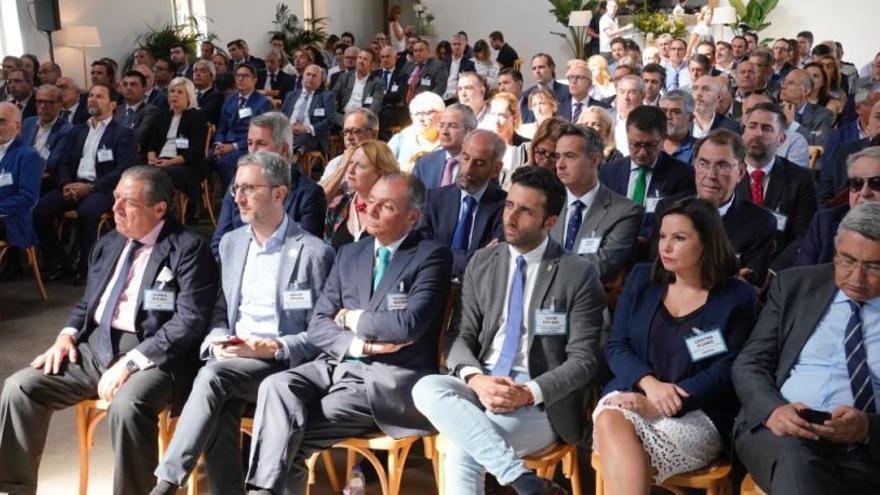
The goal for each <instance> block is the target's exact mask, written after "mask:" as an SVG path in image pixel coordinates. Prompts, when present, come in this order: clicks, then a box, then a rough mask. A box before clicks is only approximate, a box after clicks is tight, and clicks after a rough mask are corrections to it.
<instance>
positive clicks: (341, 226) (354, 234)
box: [324, 93, 433, 251]
mask: <svg viewBox="0 0 880 495" xmlns="http://www.w3.org/2000/svg"><path fill="white" fill-rule="evenodd" d="M431 94H433V93H431ZM345 155H346V156H347V158H343V166H341V167H339V169H338V170H337V172H336V174H335V175H338V176H340V177H341V176H344V177H345V184H346V186H347V190H348V192H347V193H345V194H339V195H337V196H336V197H334V198H328V200H329V204H328V205H327V218H326V221H325V227H324V242H326V243H327V244H330V245H331V246H333V248H334V249H336V250H337V251H338V250H339V248H340V247H341V246H342V245H344V244H349V243H351V242H356V241H358V240H360V238H361V236H362V235H364V226H365V220H366V216H367V199H369V197H370V190H371V189H373V186H374V185H375V184H376V182H378V181H379V179H381V178H382V177H384V176H385V175H388V174H389V173H391V172H396V171H397V170H398V169H399V167H398V166H397V160H396V159H395V158H394V155H393V154H392V153H391V149H389V148H388V146H386V145H385V143H383V142H381V141H373V140H370V141H364V142H362V143H360V144H358V145H357V146H355V147H354V148H352V149H350V150H346V152H345ZM331 180H332V178H331Z"/></svg>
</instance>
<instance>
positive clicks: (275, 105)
mask: <svg viewBox="0 0 880 495" xmlns="http://www.w3.org/2000/svg"><path fill="white" fill-rule="evenodd" d="M283 103H284V101H282V100H280V99H278V98H272V110H278V109H280V108H281V105H282V104H283Z"/></svg>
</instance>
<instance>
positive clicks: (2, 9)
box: [0, 0, 24, 57]
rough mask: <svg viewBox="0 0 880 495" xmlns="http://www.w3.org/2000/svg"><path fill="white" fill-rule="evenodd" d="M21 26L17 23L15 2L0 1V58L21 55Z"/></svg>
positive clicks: (22, 51) (13, 0)
mask: <svg viewBox="0 0 880 495" xmlns="http://www.w3.org/2000/svg"><path fill="white" fill-rule="evenodd" d="M22 53H24V44H23V43H22V41H21V25H20V24H19V22H18V6H17V5H16V1H15V0H0V57H5V56H6V55H16V56H18V55H21V54H22Z"/></svg>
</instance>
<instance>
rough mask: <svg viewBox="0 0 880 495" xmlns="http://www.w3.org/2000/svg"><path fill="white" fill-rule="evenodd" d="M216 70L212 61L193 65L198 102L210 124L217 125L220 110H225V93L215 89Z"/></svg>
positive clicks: (203, 61) (202, 61) (201, 61)
mask: <svg viewBox="0 0 880 495" xmlns="http://www.w3.org/2000/svg"><path fill="white" fill-rule="evenodd" d="M215 74H216V69H215V68H214V64H213V63H212V62H211V61H210V60H199V61H198V62H196V63H194V64H193V78H192V80H193V85H195V87H196V100H197V101H198V103H199V105H198V106H199V108H200V109H201V110H202V113H204V114H205V118H206V119H207V120H208V122H210V123H212V124H214V125H215V126H216V125H217V121H219V120H220V109H221V108H223V93H221V92H220V91H217V89H216V88H215V87H214V77H215Z"/></svg>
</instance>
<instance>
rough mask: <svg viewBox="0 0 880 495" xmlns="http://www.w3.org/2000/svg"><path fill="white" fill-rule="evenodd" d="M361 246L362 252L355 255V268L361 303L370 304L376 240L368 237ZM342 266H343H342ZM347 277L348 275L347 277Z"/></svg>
mask: <svg viewBox="0 0 880 495" xmlns="http://www.w3.org/2000/svg"><path fill="white" fill-rule="evenodd" d="M367 239H369V240H366V241H359V242H363V244H361V245H360V246H359V247H360V252H359V253H357V255H356V256H355V263H356V265H355V267H354V268H355V270H356V271H357V273H358V277H357V280H356V281H355V283H356V284H357V289H358V298H359V301H360V303H361V304H364V305H365V306H366V305H370V296H371V294H372V291H373V246H374V245H375V242H376V241H375V240H374V239H373V238H372V237H368V238H367ZM340 268H341V267H340ZM346 278H347V277H346Z"/></svg>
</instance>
